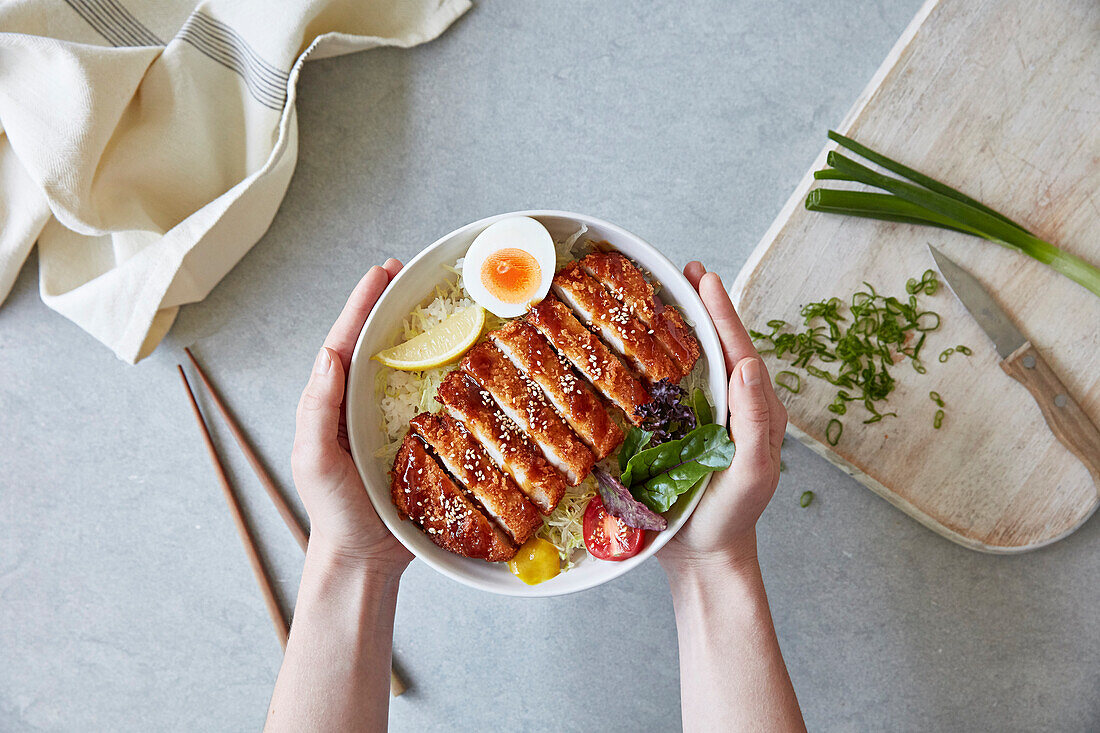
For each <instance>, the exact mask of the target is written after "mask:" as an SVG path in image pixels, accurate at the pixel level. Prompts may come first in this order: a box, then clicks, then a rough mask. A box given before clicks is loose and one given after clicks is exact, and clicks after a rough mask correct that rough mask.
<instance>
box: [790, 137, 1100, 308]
mask: <svg viewBox="0 0 1100 733" xmlns="http://www.w3.org/2000/svg"><path fill="white" fill-rule="evenodd" d="M829 139H830V140H833V141H834V142H836V143H839V144H840V146H841V147H844V148H847V149H848V150H850V151H852V152H853V153H855V154H856V155H859V156H861V157H863V158H865V159H867V160H869V161H871V162H872V163H876V164H878V165H880V166H882V167H883V168H885V169H886V170H888V171H890V172H891V173H895V174H897V175H899V176H901V177H902V178H904V179H908V180H902V179H900V178H894V177H892V176H888V175H884V174H882V173H879V172H877V171H875V170H872V169H871V168H868V167H867V166H865V165H862V164H861V163H858V162H856V161H854V160H852V159H851V158H848V157H847V156H845V155H842V154H840V153H838V152H836V151H831V152H830V153H829V154H828V156H827V162H828V164H829V165H830V166H831V168H827V169H825V170H821V171H818V172H816V173H815V174H814V177H815V178H816V179H818V180H833V181H848V182H853V183H862V184H866V185H868V186H872V187H874V188H879V189H882V190H884V191H887V192H888V193H885V194H882V193H873V192H868V191H845V190H839V189H830V188H816V189H814V190H812V191H810V193H809V195H808V196H807V197H806V208H807V209H809V210H810V211H823V212H827V213H833V214H846V215H848V216H858V217H864V218H870V219H881V220H884V221H893V222H902V223H907V224H924V225H929V226H934V227H940V228H942V229H950V230H954V231H957V232H963V233H965V234H972V235H974V236H976V237H982V238H983V239H987V240H989V241H991V242H996V243H998V244H1001V245H1004V246H1006V247H1008V248H1010V249H1015V250H1018V251H1020V252H1022V253H1024V254H1026V255H1028V256H1029V257H1032V258H1034V259H1036V260H1038V261H1039V262H1042V263H1043V264H1046V265H1048V266H1050V267H1051V268H1052V269H1054V270H1055V271H1057V272H1060V273H1062V274H1063V275H1065V276H1066V277H1068V278H1070V279H1071V280H1073V281H1074V282H1076V283H1078V284H1080V285H1081V286H1083V287H1085V288H1087V289H1088V290H1089V291H1091V292H1093V293H1095V294H1096V295H1098V296H1100V268H1098V267H1096V266H1095V265H1093V264H1091V263H1089V262H1086V261H1085V260H1083V259H1081V258H1080V257H1078V256H1076V255H1074V254H1071V253H1069V252H1065V251H1063V250H1061V249H1059V248H1058V247H1055V246H1054V245H1053V244H1051V243H1050V242H1046V241H1044V240H1042V239H1039V238H1038V237H1036V236H1035V235H1034V234H1032V233H1031V232H1029V231H1028V230H1027V229H1025V228H1024V227H1022V226H1021V225H1019V224H1017V223H1016V222H1014V221H1012V220H1011V219H1009V218H1008V217H1007V216H1005V215H1004V214H1001V213H999V212H997V211H994V210H993V209H991V208H989V207H988V206H986V205H984V204H982V203H981V202H979V201H977V200H975V199H972V198H970V197H969V196H967V195H965V194H963V193H962V192H960V191H957V190H956V189H953V188H951V187H950V186H947V185H946V184H943V183H941V182H939V181H937V180H935V179H934V178H930V177H928V176H926V175H924V174H922V173H920V172H918V171H915V170H913V169H912V168H908V167H906V166H904V165H902V164H901V163H898V162H897V161H894V160H891V159H890V158H887V157H886V156H885V155H882V154H881V153H877V152H875V151H874V150H871V149H870V148H868V147H866V146H864V145H861V144H860V143H858V142H856V141H855V140H852V139H851V138H848V137H845V136H844V135H841V134H839V133H837V132H834V131H832V130H830V131H829ZM914 282H915V281H914Z"/></svg>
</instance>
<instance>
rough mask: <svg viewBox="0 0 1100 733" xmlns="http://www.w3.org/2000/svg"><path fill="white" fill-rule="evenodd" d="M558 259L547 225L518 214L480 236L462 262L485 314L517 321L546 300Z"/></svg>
mask: <svg viewBox="0 0 1100 733" xmlns="http://www.w3.org/2000/svg"><path fill="white" fill-rule="evenodd" d="M556 260H557V257H556V254H555V251H554V239H553V238H552V237H551V236H550V232H548V231H546V227H544V226H543V225H542V224H540V223H539V222H537V221H535V220H534V219H532V218H531V217H529V216H513V217H509V218H507V219H501V220H500V221H498V222H496V223H495V224H490V225H489V226H487V227H486V228H485V230H484V231H483V232H482V233H481V234H479V235H477V238H476V239H474V241H473V243H472V244H471V245H470V249H469V250H467V252H466V257H465V258H464V259H463V261H462V283H463V284H464V285H465V286H466V292H468V293H469V294H470V297H471V298H473V299H474V301H475V302H477V303H478V304H479V305H481V306H482V307H484V308H485V310H487V311H489V312H490V313H494V314H495V315H498V316H500V317H501V318H514V317H516V316H522V315H523V314H524V313H526V312H527V311H528V310H529V309H530V307H531V306H532V305H534V304H535V303H538V302H539V301H540V300H542V299H543V298H544V297H546V293H547V291H548V290H549V289H550V281H551V280H552V279H553V278H554V263H555V262H556Z"/></svg>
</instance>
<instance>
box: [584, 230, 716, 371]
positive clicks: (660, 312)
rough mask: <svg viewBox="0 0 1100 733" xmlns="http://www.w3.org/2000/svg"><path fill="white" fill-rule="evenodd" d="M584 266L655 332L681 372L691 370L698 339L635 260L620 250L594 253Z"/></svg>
mask: <svg viewBox="0 0 1100 733" xmlns="http://www.w3.org/2000/svg"><path fill="white" fill-rule="evenodd" d="M581 267H582V268H583V269H584V271H585V272H587V273H588V274H589V275H591V276H592V277H594V278H596V279H597V280H598V281H599V282H600V284H601V285H603V286H604V287H605V288H607V289H608V290H609V291H610V292H611V294H612V295H613V296H614V297H615V299H616V300H619V301H621V302H622V304H623V305H625V306H626V308H627V310H628V311H629V312H630V314H631V315H633V316H634V317H636V318H637V319H638V320H639V321H641V322H642V324H644V325H645V326H646V327H647V328H648V329H649V330H650V331H651V332H652V333H653V336H654V338H656V339H657V342H658V343H659V344H660V345H661V347H662V348H664V350H665V352H666V353H667V354H668V355H669V356H671V357H672V362H673V364H674V365H675V366H676V368H677V369H678V370H679V371H680V374H681V375H687V374H689V373H690V372H691V370H692V368H694V367H695V362H696V361H697V360H698V359H699V342H698V341H697V340H696V339H695V336H693V335H692V333H691V329H690V328H689V327H688V325H687V323H685V322H684V317H683V316H681V315H680V311H678V310H676V309H675V308H669V307H667V306H666V305H665V304H664V303H662V302H661V299H660V298H658V297H657V294H656V293H655V292H654V290H653V285H652V284H651V283H650V282H649V280H646V278H645V275H643V274H642V271H641V270H639V269H638V268H637V267H636V266H635V265H634V263H633V262H631V261H630V260H628V259H627V258H626V257H624V256H623V255H621V254H619V253H618V252H594V253H592V254H590V255H588V256H587V257H585V258H584V259H582V260H581Z"/></svg>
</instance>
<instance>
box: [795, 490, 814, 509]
mask: <svg viewBox="0 0 1100 733" xmlns="http://www.w3.org/2000/svg"><path fill="white" fill-rule="evenodd" d="M813 500H814V492H812V491H803V492H802V496H800V497H798V505H799V506H800V507H802V508H803V509H805V508H806V507H808V506H809V505H810V502H811V501H813Z"/></svg>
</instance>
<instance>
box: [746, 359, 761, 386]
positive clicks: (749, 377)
mask: <svg viewBox="0 0 1100 733" xmlns="http://www.w3.org/2000/svg"><path fill="white" fill-rule="evenodd" d="M762 371H763V370H762V369H761V364H760V360H759V359H749V360H748V361H746V362H745V363H744V364H743V365H741V384H743V385H745V386H746V387H752V386H754V385H757V384H760V376H761V372H762Z"/></svg>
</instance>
